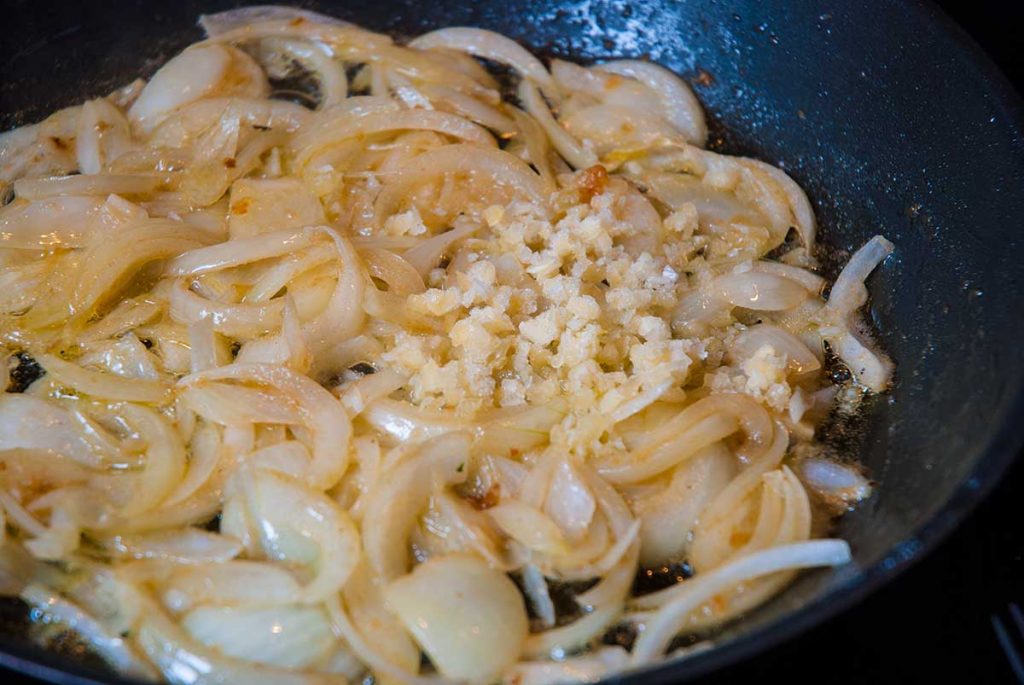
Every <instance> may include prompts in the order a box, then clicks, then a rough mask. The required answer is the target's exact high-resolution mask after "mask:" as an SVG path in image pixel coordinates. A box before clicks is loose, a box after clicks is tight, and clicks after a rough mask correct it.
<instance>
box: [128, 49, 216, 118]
mask: <svg viewBox="0 0 1024 685" xmlns="http://www.w3.org/2000/svg"><path fill="white" fill-rule="evenodd" d="M231 61H232V60H231V52H230V51H229V50H228V49H227V48H225V47H223V46H220V45H210V46H204V47H198V48H192V49H191V50H186V51H185V52H183V53H181V54H180V55H178V56H177V57H175V58H174V59H172V60H170V61H169V62H167V63H166V64H164V66H163V67H161V68H160V70H159V71H157V73H156V74H154V75H153V78H152V79H151V80H150V82H149V83H148V84H146V87H145V88H143V89H142V92H141V93H140V94H139V97H138V99H136V100H135V104H133V105H132V106H131V109H129V110H128V116H129V118H130V119H131V120H132V122H133V123H135V124H138V125H140V126H144V127H146V128H152V127H153V125H154V124H155V123H156V122H157V121H158V120H159V119H160V117H161V116H162V115H165V114H167V113H168V112H171V111H173V110H174V109H176V108H178V107H180V106H181V105H184V104H186V103H188V102H191V101H193V100H198V99H199V98H202V97H203V96H205V95H208V94H210V93H211V92H213V91H214V89H215V88H216V87H217V85H218V84H219V83H220V82H221V80H222V79H223V78H224V77H225V75H226V74H227V72H228V71H229V69H230V68H231Z"/></svg>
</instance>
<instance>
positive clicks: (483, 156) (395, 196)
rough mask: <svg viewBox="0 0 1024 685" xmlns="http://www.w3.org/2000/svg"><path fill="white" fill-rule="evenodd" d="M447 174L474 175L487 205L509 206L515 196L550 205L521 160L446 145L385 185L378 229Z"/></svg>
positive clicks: (377, 208) (473, 147)
mask: <svg viewBox="0 0 1024 685" xmlns="http://www.w3.org/2000/svg"><path fill="white" fill-rule="evenodd" d="M446 174H460V175H466V176H470V175H471V176H473V179H474V182H475V183H480V184H485V186H484V187H486V188H487V189H488V190H487V193H488V194H487V195H486V196H485V197H486V198H487V199H488V200H489V201H487V205H491V204H504V202H501V201H500V200H505V201H506V202H507V201H508V200H509V199H511V198H514V197H516V196H525V199H528V200H530V201H532V202H534V203H535V204H537V205H540V206H541V207H544V206H546V204H547V194H546V192H545V190H544V185H543V183H542V182H541V179H540V177H539V176H538V175H537V174H536V173H534V172H533V170H532V169H530V167H529V166H528V165H527V164H526V162H524V161H522V160H521V159H519V158H517V157H514V156H513V155H510V154H509V153H507V152H504V151H503V150H497V149H489V148H483V147H479V146H476V145H470V144H468V143H463V144H457V145H445V146H443V147H440V148H437V149H434V150H428V151H427V152H424V153H422V154H420V155H417V156H416V158H415V159H414V160H413V161H412V163H410V164H408V165H407V166H405V167H404V168H403V169H402V170H401V171H400V172H399V173H398V174H397V175H396V176H395V178H394V179H393V180H389V181H388V183H387V184H385V186H384V188H383V189H382V190H381V192H380V195H378V196H377V200H376V202H375V203H374V216H375V220H376V221H377V222H378V225H383V223H384V220H385V219H386V218H387V217H389V216H391V215H393V214H396V213H398V212H399V211H400V210H401V208H402V205H403V204H405V203H406V202H407V200H408V199H409V197H410V195H411V194H412V193H413V191H414V190H415V189H417V188H422V187H424V186H425V185H429V184H430V183H432V182H435V181H438V180H441V179H443V178H444V176H445V175H446ZM491 193H494V195H493V196H492V195H491ZM474 199H480V200H482V199H483V198H474ZM485 201H486V200H485Z"/></svg>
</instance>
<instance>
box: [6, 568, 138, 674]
mask: <svg viewBox="0 0 1024 685" xmlns="http://www.w3.org/2000/svg"><path fill="white" fill-rule="evenodd" d="M20 596H21V599H22V600H24V601H25V602H26V603H27V604H29V605H30V606H32V607H33V608H34V609H35V610H36V611H38V612H41V613H42V614H43V617H44V618H43V620H44V621H45V622H46V623H58V624H60V625H61V626H62V627H66V628H67V629H68V630H71V631H73V632H74V633H75V634H76V635H77V636H78V637H80V638H82V639H83V640H84V641H85V642H86V644H88V645H89V647H90V648H91V649H92V650H93V651H94V652H95V653H96V654H98V655H99V656H100V657H101V658H102V659H103V660H104V661H106V662H107V663H108V664H109V665H110V666H111V667H112V668H114V669H116V670H117V672H118V673H122V674H124V675H127V676H131V677H134V678H141V679H143V680H152V679H154V678H155V677H156V672H155V671H154V670H153V668H152V667H151V666H150V665H149V664H148V663H146V662H145V661H143V660H142V658H141V657H140V655H139V654H137V653H136V652H135V650H134V649H133V648H132V647H131V645H130V644H129V643H128V642H126V641H125V640H124V639H123V638H122V637H120V636H119V635H117V634H116V633H113V632H112V631H110V630H108V629H107V628H106V627H104V626H103V625H102V624H101V623H100V622H99V621H97V620H96V619H95V618H93V617H92V616H90V615H89V614H88V613H86V612H85V611H84V610H83V609H82V608H81V607H79V606H76V605H75V604H74V603H72V602H69V601H68V600H66V599H64V598H63V597H61V596H60V595H59V594H58V593H56V592H54V591H53V590H51V589H49V588H47V587H45V586H43V585H38V584H36V583H30V584H29V585H26V586H25V589H24V590H22V591H21V594H20Z"/></svg>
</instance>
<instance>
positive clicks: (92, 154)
mask: <svg viewBox="0 0 1024 685" xmlns="http://www.w3.org/2000/svg"><path fill="white" fill-rule="evenodd" d="M131 144H132V132H131V124H129V123H128V120H127V119H126V118H125V116H124V114H122V113H121V110H119V109H118V108H117V107H116V106H115V105H114V104H113V103H111V102H110V101H109V100H106V99H104V98H97V99H96V100H90V101H89V102H86V103H85V104H84V105H82V113H81V114H80V115H79V117H78V126H77V128H76V130H75V157H76V158H77V160H78V170H79V172H81V173H83V174H98V173H99V172H100V170H102V169H103V168H104V167H105V166H107V165H108V164H110V162H112V161H114V160H115V159H117V158H118V157H120V156H121V155H122V154H124V153H125V152H127V151H128V149H129V148H130V147H131Z"/></svg>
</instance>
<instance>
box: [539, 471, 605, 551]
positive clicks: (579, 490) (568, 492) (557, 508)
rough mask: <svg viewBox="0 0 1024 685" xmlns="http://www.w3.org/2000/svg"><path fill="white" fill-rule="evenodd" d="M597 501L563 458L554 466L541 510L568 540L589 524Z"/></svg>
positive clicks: (575, 537)
mask: <svg viewBox="0 0 1024 685" xmlns="http://www.w3.org/2000/svg"><path fill="white" fill-rule="evenodd" d="M596 510H597V502H596V501H595V499H594V495H593V494H592V493H591V492H590V489H589V488H588V487H587V486H586V485H585V484H584V483H583V481H582V480H581V479H580V477H579V475H577V473H576V470H575V469H574V468H573V466H572V465H571V464H570V463H569V462H567V461H563V462H560V463H559V464H558V466H556V467H555V471H554V475H553V477H552V479H551V485H550V486H549V487H548V496H547V500H546V502H545V504H544V511H545V512H546V513H547V514H548V515H549V516H550V517H551V520H552V521H554V522H555V523H556V524H557V525H558V527H559V528H560V529H561V530H562V532H563V533H564V534H565V535H566V537H567V538H568V539H569V540H578V539H579V538H580V537H582V536H583V534H584V533H585V532H586V530H587V528H588V527H589V526H590V522H591V521H592V520H593V518H594V512H595V511H596Z"/></svg>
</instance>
